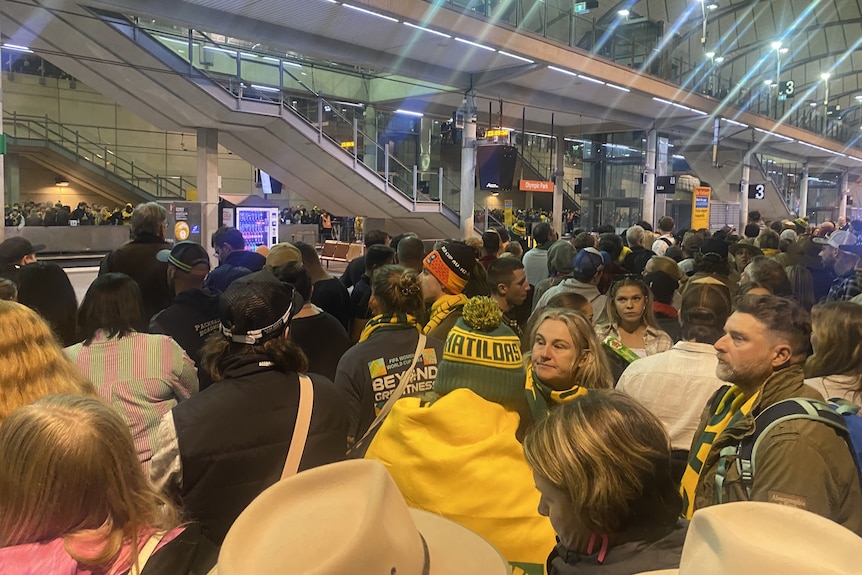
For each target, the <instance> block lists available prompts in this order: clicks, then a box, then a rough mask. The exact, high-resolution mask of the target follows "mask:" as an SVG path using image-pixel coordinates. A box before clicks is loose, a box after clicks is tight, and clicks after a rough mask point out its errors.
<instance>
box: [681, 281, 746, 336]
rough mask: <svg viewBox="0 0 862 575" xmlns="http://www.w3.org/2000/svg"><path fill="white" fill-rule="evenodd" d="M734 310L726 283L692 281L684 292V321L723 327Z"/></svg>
mask: <svg viewBox="0 0 862 575" xmlns="http://www.w3.org/2000/svg"><path fill="white" fill-rule="evenodd" d="M732 311H733V306H732V304H731V300H730V290H729V289H728V287H727V286H726V285H723V284H715V283H701V282H697V281H695V282H692V283H690V284H689V286H688V287H687V288H686V290H685V291H684V292H683V294H682V304H681V305H680V319H681V320H682V323H687V324H692V325H702V326H706V327H714V328H716V329H721V328H723V327H724V323H725V322H726V321H727V318H728V317H730V314H731V313H732Z"/></svg>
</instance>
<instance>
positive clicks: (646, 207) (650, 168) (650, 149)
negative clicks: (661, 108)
mask: <svg viewBox="0 0 862 575" xmlns="http://www.w3.org/2000/svg"><path fill="white" fill-rule="evenodd" d="M657 138H658V134H657V133H656V131H655V130H650V131H649V132H647V139H646V165H645V166H644V169H645V172H646V183H645V184H644V195H643V208H642V209H641V214H642V218H643V220H644V221H645V222H650V223H654V222H655V156H656V148H657Z"/></svg>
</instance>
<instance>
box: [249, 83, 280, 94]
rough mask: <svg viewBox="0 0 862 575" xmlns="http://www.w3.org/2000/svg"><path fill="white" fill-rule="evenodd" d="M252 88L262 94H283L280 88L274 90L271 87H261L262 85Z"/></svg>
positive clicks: (254, 85)
mask: <svg viewBox="0 0 862 575" xmlns="http://www.w3.org/2000/svg"><path fill="white" fill-rule="evenodd" d="M251 87H252V88H254V89H255V90H259V91H261V92H281V90H279V89H278V88H273V87H271V86H261V85H260V84H252V85H251Z"/></svg>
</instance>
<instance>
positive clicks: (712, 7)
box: [706, 2, 718, 10]
mask: <svg viewBox="0 0 862 575" xmlns="http://www.w3.org/2000/svg"><path fill="white" fill-rule="evenodd" d="M706 9H707V10H718V2H710V3H709V4H707V5H706Z"/></svg>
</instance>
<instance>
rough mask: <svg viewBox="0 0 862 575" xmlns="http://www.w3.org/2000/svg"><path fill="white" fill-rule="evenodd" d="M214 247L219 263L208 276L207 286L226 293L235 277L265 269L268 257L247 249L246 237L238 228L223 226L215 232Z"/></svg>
mask: <svg viewBox="0 0 862 575" xmlns="http://www.w3.org/2000/svg"><path fill="white" fill-rule="evenodd" d="M212 247H213V250H215V255H216V257H217V258H218V261H219V265H218V267H217V268H216V269H214V270H213V271H212V272H210V274H209V275H208V276H207V279H206V286H207V287H208V288H211V289H213V290H217V291H220V292H222V293H224V292H225V291H226V290H227V288H228V286H229V285H230V284H231V282H233V281H234V280H235V279H237V278H240V277H242V276H244V275H248V274H249V273H252V272H257V271H260V270H262V269H263V266H265V265H266V257H265V256H263V255H261V254H259V253H257V252H249V251H246V249H245V238H244V237H243V236H242V232H240V231H239V230H238V229H236V228H231V227H221V228H219V229H217V230H216V231H215V233H213V237H212Z"/></svg>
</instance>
